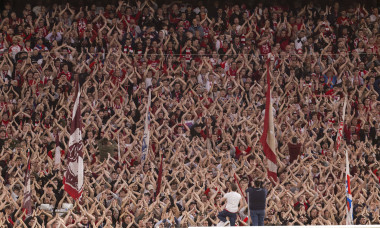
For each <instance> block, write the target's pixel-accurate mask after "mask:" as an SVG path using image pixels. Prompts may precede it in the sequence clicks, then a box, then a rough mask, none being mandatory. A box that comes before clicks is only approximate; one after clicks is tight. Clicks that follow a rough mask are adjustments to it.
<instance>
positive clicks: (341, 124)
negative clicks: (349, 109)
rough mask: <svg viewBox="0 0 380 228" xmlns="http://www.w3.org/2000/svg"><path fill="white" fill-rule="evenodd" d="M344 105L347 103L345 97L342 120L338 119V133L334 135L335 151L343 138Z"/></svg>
mask: <svg viewBox="0 0 380 228" xmlns="http://www.w3.org/2000/svg"><path fill="white" fill-rule="evenodd" d="M346 105H347V97H345V98H344V104H343V116H342V121H340V124H339V131H338V135H337V136H336V150H337V151H338V150H339V147H340V142H341V141H342V138H343V127H344V117H345V115H346Z"/></svg>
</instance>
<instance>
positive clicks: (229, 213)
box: [217, 184, 242, 226]
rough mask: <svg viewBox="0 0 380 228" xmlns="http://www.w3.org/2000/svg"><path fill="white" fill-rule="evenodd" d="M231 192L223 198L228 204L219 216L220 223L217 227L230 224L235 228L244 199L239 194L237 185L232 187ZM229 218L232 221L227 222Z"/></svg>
mask: <svg viewBox="0 0 380 228" xmlns="http://www.w3.org/2000/svg"><path fill="white" fill-rule="evenodd" d="M231 190H232V191H231V192H229V193H226V194H225V195H224V196H223V198H222V200H223V201H224V200H226V201H227V202H226V206H225V208H224V210H223V211H221V212H219V214H218V218H219V220H220V222H219V223H218V225H217V226H226V225H228V223H230V225H231V226H235V221H236V217H237V212H238V211H239V203H240V201H241V200H242V197H241V195H240V194H239V193H237V186H236V185H235V184H232V185H231ZM227 217H228V218H229V219H230V221H227V219H226V218H227Z"/></svg>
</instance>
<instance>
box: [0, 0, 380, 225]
mask: <svg viewBox="0 0 380 228" xmlns="http://www.w3.org/2000/svg"><path fill="white" fill-rule="evenodd" d="M132 2H133V1H129V3H127V2H123V1H119V2H114V4H107V3H104V4H105V5H103V6H101V5H87V6H86V5H83V6H82V7H73V6H72V5H70V4H62V5H59V4H52V5H31V4H26V5H25V6H12V5H11V4H10V3H8V4H5V6H4V7H5V10H3V11H2V12H1V17H0V20H1V21H0V30H1V33H0V54H1V63H0V69H1V70H0V74H1V77H0V86H1V91H0V110H1V111H0V118H1V126H0V151H1V153H0V163H1V166H0V170H1V177H0V181H1V182H0V192H1V195H0V210H1V212H0V226H1V227H4V226H5V227H13V226H17V227H32V226H38V227H187V226H215V225H216V224H217V223H218V222H219V220H218V218H217V213H218V212H219V211H221V210H222V209H223V207H224V205H223V204H221V198H222V197H223V194H224V193H226V192H228V191H230V187H231V184H232V183H237V184H238V185H239V192H240V191H242V192H243V193H244V192H245V190H246V189H247V187H248V186H249V185H251V183H252V182H253V181H254V180H256V179H261V180H264V181H265V182H266V188H267V189H268V191H269V192H268V200H267V207H266V217H265V224H273V225H302V224H305V225H307V224H309V225H310V224H317V225H319V224H321V225H322V224H323V225H330V224H344V223H345V216H346V208H345V207H346V194H345V193H346V192H345V153H344V152H345V150H347V151H348V154H349V163H350V172H351V176H352V179H351V190H352V195H353V207H354V222H355V223H356V224H380V221H379V212H380V194H379V188H380V185H379V181H380V165H379V161H380V152H379V144H380V141H379V139H380V125H379V122H380V121H379V120H380V118H379V114H380V104H379V93H380V89H379V81H380V77H379V76H380V67H379V66H380V61H379V57H380V33H379V29H380V27H379V23H380V15H379V9H378V8H373V7H369V6H365V5H359V4H358V5H351V6H347V5H345V6H342V5H339V4H337V3H335V4H332V5H327V6H314V5H313V4H312V3H310V4H308V5H305V6H302V7H300V8H286V7H283V6H279V5H263V4H257V5H254V6H250V7H248V6H246V5H234V4H226V5H225V4H221V3H220V4H219V3H218V2H217V1H216V2H213V3H212V4H211V5H209V6H207V7H206V6H205V5H203V4H202V2H199V3H194V2H192V3H193V4H194V5H191V2H189V3H187V4H182V3H181V4H180V3H178V4H177V3H172V4H157V3H155V2H154V1H152V0H146V1H137V2H133V3H132ZM195 4H197V5H195ZM12 7H13V8H12ZM15 7H22V8H23V10H22V14H20V15H18V14H16V13H15V9H14V8H15ZM268 59H269V61H270V64H269V71H270V75H271V88H272V102H273V106H274V116H275V118H274V124H275V134H276V139H277V142H276V144H277V150H276V155H277V158H278V166H279V169H278V181H277V182H273V181H272V180H268V178H267V175H266V165H267V164H266V159H265V156H264V154H263V150H262V146H261V143H260V142H259V138H260V137H261V134H262V129H263V118H264V115H263V114H264V109H265V91H266V77H265V75H266V72H267V70H268V69H267V66H266V61H267V60H268ZM76 79H78V80H79V81H80V85H81V106H82V122H83V138H84V147H83V153H84V173H85V180H84V192H83V196H82V198H81V200H80V201H73V200H72V198H71V197H69V196H68V195H67V193H66V192H65V191H64V190H63V187H62V176H63V173H64V171H65V169H66V162H65V154H66V151H67V149H68V138H69V132H70V121H71V119H70V117H71V111H72V107H73V93H74V89H73V88H74V83H75V80H76ZM149 89H150V90H151V91H152V105H151V126H150V134H151V135H150V142H151V143H150V145H149V154H148V156H147V160H146V162H145V163H144V164H143V165H142V163H141V159H140V158H141V139H142V135H143V132H144V120H145V118H144V117H145V112H146V104H147V96H148V90H149ZM345 96H347V98H348V102H347V111H346V118H345V124H344V130H343V132H344V134H343V140H342V144H341V146H340V149H339V150H338V151H337V150H336V136H337V132H338V128H339V123H340V121H341V120H342V112H343V110H342V109H343V102H344V97H345ZM56 134H58V135H59V143H60V146H61V148H62V150H61V158H62V162H61V164H60V165H58V166H57V165H56V166H55V165H54V162H53V158H54V154H55V146H56V143H55V135H56ZM118 142H119V145H120V150H121V156H120V157H118ZM28 149H29V150H30V152H31V164H32V167H31V186H32V202H33V216H31V217H29V218H26V219H25V216H24V215H23V212H22V202H23V191H24V190H23V189H24V176H25V171H26V163H27V159H28V157H27V151H28ZM161 157H163V177H162V184H161V189H160V192H159V194H158V195H156V188H157V178H158V168H159V165H160V161H161ZM234 174H236V178H235V177H234V176H235V175H234ZM247 214H248V212H247V205H246V204H243V205H241V208H240V211H239V216H238V220H237V223H238V224H240V225H246V224H247V220H246V216H247Z"/></svg>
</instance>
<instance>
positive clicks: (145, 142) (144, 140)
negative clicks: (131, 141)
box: [141, 90, 151, 163]
mask: <svg viewBox="0 0 380 228" xmlns="http://www.w3.org/2000/svg"><path fill="white" fill-rule="evenodd" d="M150 103H151V92H150V90H149V95H148V104H147V106H146V115H145V125H144V135H143V138H142V145H141V152H142V154H141V162H142V163H144V162H145V160H146V156H147V155H148V149H149V137H150V129H149V128H150Z"/></svg>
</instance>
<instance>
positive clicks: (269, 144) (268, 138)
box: [260, 62, 277, 181]
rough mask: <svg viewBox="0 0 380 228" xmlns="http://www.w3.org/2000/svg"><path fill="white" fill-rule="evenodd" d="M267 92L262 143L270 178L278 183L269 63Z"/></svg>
mask: <svg viewBox="0 0 380 228" xmlns="http://www.w3.org/2000/svg"><path fill="white" fill-rule="evenodd" d="M267 85H268V88H267V91H266V102H265V117H264V131H263V135H262V136H261V138H260V142H261V144H262V145H263V149H264V154H265V156H266V158H267V161H268V167H267V172H268V178H270V177H272V178H273V180H274V181H277V158H276V154H275V147H276V141H275V140H276V139H275V135H274V125H273V106H272V99H271V98H272V96H271V93H270V75H269V62H267Z"/></svg>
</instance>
